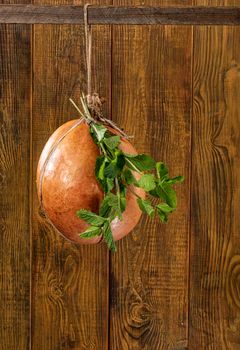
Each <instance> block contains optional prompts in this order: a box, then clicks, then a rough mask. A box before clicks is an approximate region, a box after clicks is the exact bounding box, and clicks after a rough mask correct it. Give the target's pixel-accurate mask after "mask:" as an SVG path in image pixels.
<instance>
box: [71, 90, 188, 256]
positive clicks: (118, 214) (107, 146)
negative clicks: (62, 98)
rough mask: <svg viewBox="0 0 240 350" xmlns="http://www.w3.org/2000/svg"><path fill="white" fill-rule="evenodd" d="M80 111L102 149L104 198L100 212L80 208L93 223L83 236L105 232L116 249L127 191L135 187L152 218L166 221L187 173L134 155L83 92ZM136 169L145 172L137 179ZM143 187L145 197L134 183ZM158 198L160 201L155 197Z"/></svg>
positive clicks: (99, 172)
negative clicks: (114, 226)
mask: <svg viewBox="0 0 240 350" xmlns="http://www.w3.org/2000/svg"><path fill="white" fill-rule="evenodd" d="M71 102H72V103H73V104H74V106H75V107H76V108H77V110H78V112H79V113H80V114H81V116H82V117H83V118H84V119H85V121H86V122H87V123H88V124H89V126H90V134H91V136H92V139H93V141H94V142H95V143H96V145H97V146H98V148H99V149H100V156H99V157H98V158H97V160H96V165H95V176H96V178H97V180H98V182H99V184H100V185H101V187H102V190H103V192H104V198H103V200H102V202H101V204H100V208H99V213H98V214H96V213H93V212H91V211H89V210H85V209H80V210H79V211H77V213H76V214H77V216H78V217H79V218H81V219H82V220H84V221H86V222H87V223H88V224H89V225H90V226H89V227H88V228H87V229H86V230H85V231H84V232H83V233H81V234H80V237H82V238H92V237H95V236H99V235H102V236H103V239H104V240H105V241H106V243H107V246H108V248H109V249H110V250H112V251H116V245H115V242H114V239H113V234H112V231H111V222H112V221H113V220H115V219H116V218H118V219H119V220H122V219H123V217H122V214H123V212H124V211H125V209H126V194H127V191H131V192H132V193H133V194H135V195H136V197H137V203H138V205H139V208H140V209H141V211H142V212H143V213H146V214H147V215H149V216H150V217H151V218H152V217H154V215H155V214H157V215H158V216H159V218H160V220H161V221H162V222H164V223H166V222H167V221H168V216H169V214H170V213H172V212H173V211H174V210H175V209H176V206H177V198H176V192H175V190H174V189H173V185H175V184H177V183H180V182H182V181H183V180H184V178H183V176H177V177H173V178H170V177H169V173H168V168H167V167H166V165H165V164H163V163H162V162H156V161H155V160H154V159H153V158H152V157H150V156H149V155H146V154H137V155H131V154H126V153H124V152H122V151H121V150H120V149H119V145H120V142H121V139H120V136H119V135H115V134H112V133H111V132H110V131H109V130H108V129H107V128H106V127H105V125H103V124H102V123H99V122H98V121H96V120H95V119H94V118H93V117H92V115H91V112H90V110H89V108H88V106H87V102H86V98H85V96H84V95H83V97H82V98H81V103H82V106H83V112H82V111H80V110H79V108H78V107H77V106H76V104H75V103H74V102H73V101H72V100H71ZM134 172H136V173H139V174H140V175H141V177H140V179H139V180H137V179H136V178H135V176H134ZM133 186H135V187H140V188H142V189H143V190H144V191H145V192H146V193H147V194H148V198H147V199H142V198H141V197H140V196H138V194H136V193H135V192H134V187H133ZM153 198H157V199H158V201H157V204H153V201H151V199H153ZM154 203H156V201H154Z"/></svg>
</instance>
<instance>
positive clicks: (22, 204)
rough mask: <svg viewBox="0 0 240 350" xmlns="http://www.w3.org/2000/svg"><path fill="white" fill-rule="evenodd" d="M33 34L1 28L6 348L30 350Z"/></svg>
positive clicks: (1, 286) (1, 255) (0, 311)
mask: <svg viewBox="0 0 240 350" xmlns="http://www.w3.org/2000/svg"><path fill="white" fill-rule="evenodd" d="M30 38H31V28H29V27H28V26H26V25H11V26H7V25H1V26H0V61H1V64H0V119H1V122H0V123H1V133H0V193H1V202H0V203H1V204H0V211H1V220H0V232H1V240H0V265H1V272H0V274H1V275H0V276H1V277H0V300H1V307H0V320H1V321H0V348H1V349H19V350H26V349H28V348H29V334H30V329H29V328H30V235H31V227H30V223H29V194H30V173H31V167H30V129H31V109H30V108H31V98H30V97H31V45H30Z"/></svg>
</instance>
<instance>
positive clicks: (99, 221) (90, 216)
mask: <svg viewBox="0 0 240 350" xmlns="http://www.w3.org/2000/svg"><path fill="white" fill-rule="evenodd" d="M76 214H77V216H78V217H79V218H80V219H82V220H84V221H86V222H87V223H88V224H90V225H93V226H102V225H103V224H104V222H105V221H106V219H105V218H102V217H101V216H99V215H97V214H95V213H92V212H91V211H89V210H85V209H80V210H79V211H77V213H76Z"/></svg>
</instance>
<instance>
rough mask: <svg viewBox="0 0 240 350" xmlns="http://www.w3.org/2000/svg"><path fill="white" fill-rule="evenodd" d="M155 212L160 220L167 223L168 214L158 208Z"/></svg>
mask: <svg viewBox="0 0 240 350" xmlns="http://www.w3.org/2000/svg"><path fill="white" fill-rule="evenodd" d="M157 213H158V216H159V218H160V220H161V221H162V222H164V223H167V221H168V214H167V213H165V212H164V211H161V210H160V209H158V208H157Z"/></svg>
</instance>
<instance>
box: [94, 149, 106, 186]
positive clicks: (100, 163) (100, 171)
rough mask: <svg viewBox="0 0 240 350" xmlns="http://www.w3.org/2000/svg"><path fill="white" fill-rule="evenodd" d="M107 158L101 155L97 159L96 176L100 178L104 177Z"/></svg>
mask: <svg viewBox="0 0 240 350" xmlns="http://www.w3.org/2000/svg"><path fill="white" fill-rule="evenodd" d="M106 162H107V159H106V158H105V156H103V155H102V156H99V157H97V159H96V164H95V176H96V178H97V179H99V180H103V179H104V170H105V166H106Z"/></svg>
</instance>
